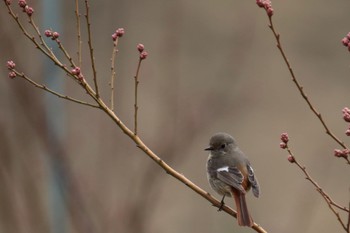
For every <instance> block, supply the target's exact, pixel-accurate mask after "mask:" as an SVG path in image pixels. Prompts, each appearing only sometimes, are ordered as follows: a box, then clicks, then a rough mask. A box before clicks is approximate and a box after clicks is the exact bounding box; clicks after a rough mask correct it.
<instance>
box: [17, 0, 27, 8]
mask: <svg viewBox="0 0 350 233" xmlns="http://www.w3.org/2000/svg"><path fill="white" fill-rule="evenodd" d="M18 5H19V6H20V7H22V8H24V7H26V6H27V2H26V0H19V1H18Z"/></svg>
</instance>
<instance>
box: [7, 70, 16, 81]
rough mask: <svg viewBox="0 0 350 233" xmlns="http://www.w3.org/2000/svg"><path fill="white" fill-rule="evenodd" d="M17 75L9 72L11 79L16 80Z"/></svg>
mask: <svg viewBox="0 0 350 233" xmlns="http://www.w3.org/2000/svg"><path fill="white" fill-rule="evenodd" d="M16 76H17V75H16V73H15V72H14V71H11V72H9V78H11V79H13V78H16Z"/></svg>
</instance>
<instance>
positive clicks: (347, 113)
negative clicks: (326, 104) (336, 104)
mask: <svg viewBox="0 0 350 233" xmlns="http://www.w3.org/2000/svg"><path fill="white" fill-rule="evenodd" d="M342 112H343V119H344V121H346V122H350V109H349V108H348V107H345V108H343V110H342Z"/></svg>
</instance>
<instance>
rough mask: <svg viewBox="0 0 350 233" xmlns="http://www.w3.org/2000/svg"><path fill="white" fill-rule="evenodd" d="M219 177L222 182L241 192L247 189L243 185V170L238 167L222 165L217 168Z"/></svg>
mask: <svg viewBox="0 0 350 233" xmlns="http://www.w3.org/2000/svg"><path fill="white" fill-rule="evenodd" d="M216 172H217V178H218V179H219V180H221V181H222V182H224V183H226V184H228V185H230V186H232V187H234V188H235V189H237V190H239V191H240V192H241V193H245V190H244V188H243V186H242V182H243V178H244V177H243V175H242V173H241V171H240V170H239V169H238V168H236V167H228V166H226V167H222V168H219V169H217V171H216Z"/></svg>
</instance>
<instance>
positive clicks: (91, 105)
mask: <svg viewBox="0 0 350 233" xmlns="http://www.w3.org/2000/svg"><path fill="white" fill-rule="evenodd" d="M12 71H13V72H15V73H16V75H17V76H19V77H21V78H23V79H24V80H26V81H28V82H29V83H30V84H32V85H33V86H35V87H37V88H39V89H42V90H44V91H47V92H49V93H51V94H53V95H55V96H57V97H59V98H62V99H66V100H69V101H72V102H75V103H78V104H81V105H86V106H89V107H93V108H99V107H100V106H98V105H94V104H90V103H87V102H84V101H81V100H78V99H75V98H72V97H70V96H67V95H62V94H60V93H58V92H55V91H53V90H51V89H50V88H48V87H46V86H45V85H42V84H39V83H37V82H35V81H33V80H32V79H30V78H29V77H28V76H27V75H25V74H24V73H20V72H18V71H17V70H14V69H13V70H12Z"/></svg>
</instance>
